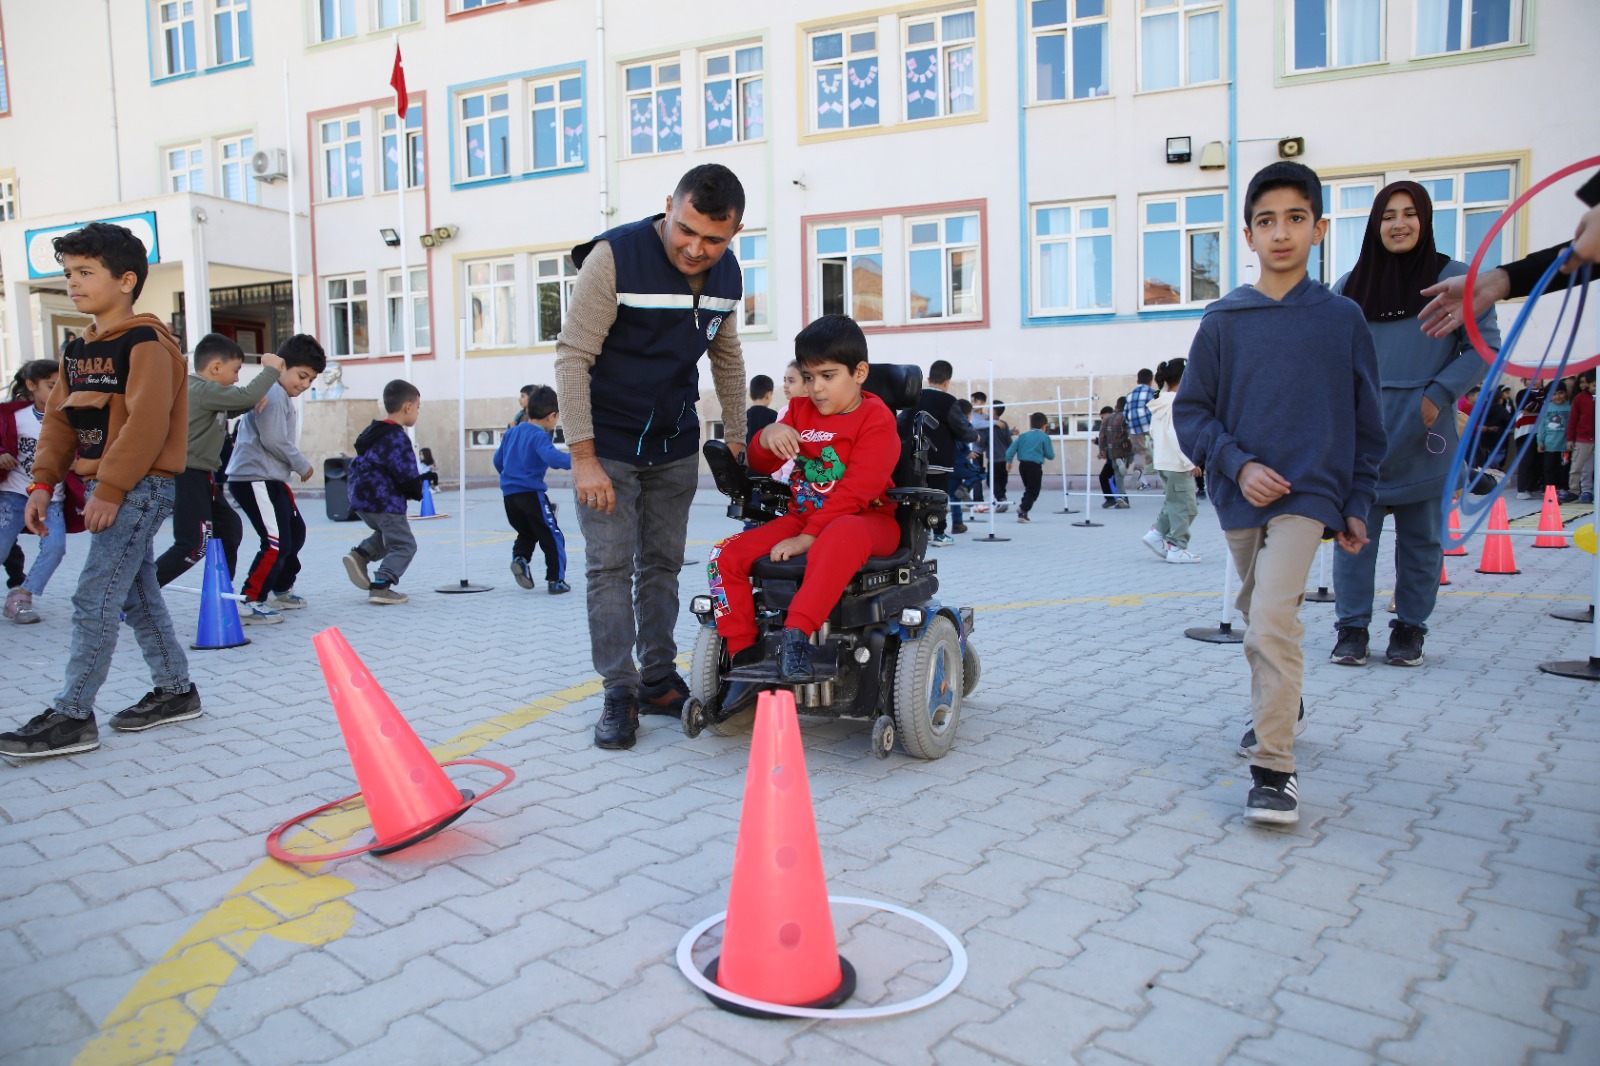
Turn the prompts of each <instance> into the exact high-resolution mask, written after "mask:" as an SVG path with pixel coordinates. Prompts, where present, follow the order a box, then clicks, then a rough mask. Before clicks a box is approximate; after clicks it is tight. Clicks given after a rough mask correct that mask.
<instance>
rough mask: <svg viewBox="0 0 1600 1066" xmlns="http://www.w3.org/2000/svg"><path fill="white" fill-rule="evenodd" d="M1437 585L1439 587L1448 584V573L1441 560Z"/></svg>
mask: <svg viewBox="0 0 1600 1066" xmlns="http://www.w3.org/2000/svg"><path fill="white" fill-rule="evenodd" d="M1439 584H1440V585H1441V586H1442V585H1448V584H1450V571H1448V570H1446V569H1445V565H1444V562H1443V561H1442V560H1441V561H1440V563H1439Z"/></svg>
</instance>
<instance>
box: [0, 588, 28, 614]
mask: <svg viewBox="0 0 1600 1066" xmlns="http://www.w3.org/2000/svg"><path fill="white" fill-rule="evenodd" d="M32 604H33V593H31V592H29V591H27V590H26V589H12V590H11V591H10V592H8V593H6V609H5V615H6V617H7V618H9V619H11V620H12V621H16V618H17V612H18V611H20V610H21V609H22V607H23V606H24V605H28V606H32Z"/></svg>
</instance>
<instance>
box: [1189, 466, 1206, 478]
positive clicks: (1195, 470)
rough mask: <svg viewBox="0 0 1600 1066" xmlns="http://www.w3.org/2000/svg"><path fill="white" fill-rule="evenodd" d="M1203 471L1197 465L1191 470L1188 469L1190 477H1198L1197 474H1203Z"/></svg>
mask: <svg viewBox="0 0 1600 1066" xmlns="http://www.w3.org/2000/svg"><path fill="white" fill-rule="evenodd" d="M1204 473H1205V471H1204V470H1201V469H1200V468H1199V467H1198V466H1197V467H1194V468H1193V469H1191V470H1190V471H1189V476H1190V477H1199V476H1200V475H1201V474H1204Z"/></svg>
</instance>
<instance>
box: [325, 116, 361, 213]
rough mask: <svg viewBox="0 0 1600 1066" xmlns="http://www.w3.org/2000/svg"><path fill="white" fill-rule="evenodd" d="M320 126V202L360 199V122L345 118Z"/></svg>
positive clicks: (356, 119)
mask: <svg viewBox="0 0 1600 1066" xmlns="http://www.w3.org/2000/svg"><path fill="white" fill-rule="evenodd" d="M321 126H322V179H323V184H322V188H323V196H324V198H325V199H328V200H343V199H346V198H349V197H354V196H360V195H361V194H362V191H363V181H362V175H361V119H360V118H351V117H348V116H347V117H344V118H336V119H331V120H329V121H327V122H324V123H322V124H321Z"/></svg>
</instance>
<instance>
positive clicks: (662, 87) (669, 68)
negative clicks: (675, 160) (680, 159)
mask: <svg viewBox="0 0 1600 1066" xmlns="http://www.w3.org/2000/svg"><path fill="white" fill-rule="evenodd" d="M679 81H680V74H679V68H678V61H677V60H676V59H663V60H660V61H658V62H655V63H643V64H640V65H639V66H634V67H627V68H625V69H624V71H623V85H624V89H625V91H626V93H627V100H628V104H627V107H628V153H629V154H630V155H651V154H654V153H657V152H676V151H680V150H681V149H682V148H683V87H682V86H681V85H680V84H679Z"/></svg>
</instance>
